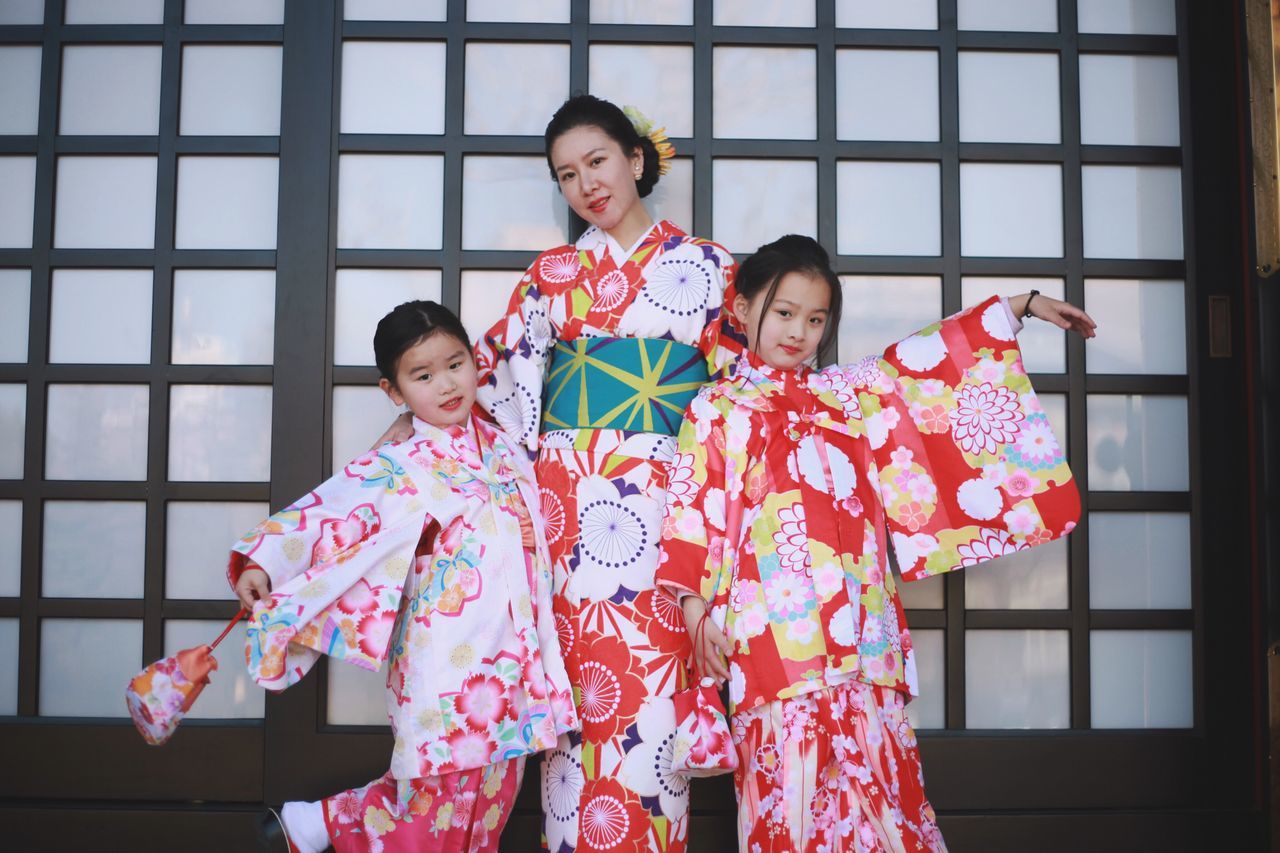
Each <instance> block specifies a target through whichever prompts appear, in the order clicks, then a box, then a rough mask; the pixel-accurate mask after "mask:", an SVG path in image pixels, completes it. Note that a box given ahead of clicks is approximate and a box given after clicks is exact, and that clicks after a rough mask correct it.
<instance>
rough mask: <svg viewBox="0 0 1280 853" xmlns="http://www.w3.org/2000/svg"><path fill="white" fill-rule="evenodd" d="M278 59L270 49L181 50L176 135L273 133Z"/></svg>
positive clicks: (277, 98)
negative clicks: (180, 118)
mask: <svg viewBox="0 0 1280 853" xmlns="http://www.w3.org/2000/svg"><path fill="white" fill-rule="evenodd" d="M188 11H189V10H188ZM280 60H281V49H280V48H279V47H278V46H276V45H223V44H220V45H187V46H186V47H184V48H183V49H182V112H181V116H182V122H181V129H180V131H179V132H180V133H182V134H184V135H188V136H190V135H197V136H277V135H279V133H280Z"/></svg>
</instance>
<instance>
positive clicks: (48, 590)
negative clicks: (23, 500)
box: [40, 501, 147, 598]
mask: <svg viewBox="0 0 1280 853" xmlns="http://www.w3.org/2000/svg"><path fill="white" fill-rule="evenodd" d="M146 534H147V505H146V504H145V503H143V502H142V501H46V502H45V505H44V546H43V548H44V561H43V564H42V569H41V572H40V594H41V595H42V596H44V597H46V598H142V573H143V568H144V566H145V565H146V554H145V553H144V552H145V544H146V538H147V537H146Z"/></svg>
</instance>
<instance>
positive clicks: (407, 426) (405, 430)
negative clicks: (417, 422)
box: [369, 412, 413, 450]
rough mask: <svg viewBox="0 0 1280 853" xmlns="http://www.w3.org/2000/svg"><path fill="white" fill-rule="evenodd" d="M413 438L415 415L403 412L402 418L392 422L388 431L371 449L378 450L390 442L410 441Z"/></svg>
mask: <svg viewBox="0 0 1280 853" xmlns="http://www.w3.org/2000/svg"><path fill="white" fill-rule="evenodd" d="M411 438H413V414H412V413H411V412H401V413H400V417H398V418H396V419H395V420H394V421H392V422H391V426H389V427H387V431H386V432H384V433H383V434H382V435H381V437H379V438H378V440H377V441H375V442H374V443H373V447H370V448H369V449H370V450H377V449H378V448H379V447H381V446H382V445H384V444H386V443H387V442H388V441H408V440H409V439H411Z"/></svg>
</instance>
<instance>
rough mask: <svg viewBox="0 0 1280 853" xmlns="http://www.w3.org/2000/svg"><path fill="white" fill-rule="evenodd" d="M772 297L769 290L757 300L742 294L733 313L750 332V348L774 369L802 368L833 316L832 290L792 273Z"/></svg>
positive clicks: (823, 282) (819, 281)
mask: <svg viewBox="0 0 1280 853" xmlns="http://www.w3.org/2000/svg"><path fill="white" fill-rule="evenodd" d="M768 297H769V289H768V288H765V289H764V290H762V291H760V292H759V293H757V294H756V296H755V298H753V299H750V300H749V299H747V298H746V297H745V296H743V295H741V294H739V295H738V296H737V298H736V299H734V301H733V314H734V316H735V317H737V318H738V321H739V322H740V323H742V325H743V328H745V329H746V331H747V348H748V349H750V350H751V351H752V352H755V353H757V354H758V355H759V356H760V357H761V358H762V359H764V362H765V364H767V365H769V366H770V367H776V368H779V369H781V370H791V369H793V368H795V367H799V366H800V365H801V364H804V363H806V362H808V361H810V360H811V359H812V358H813V356H814V354H815V353H816V352H817V351H818V346H819V345H820V344H821V343H822V334H823V332H824V331H826V328H827V321H828V320H829V319H830V314H831V287H830V285H828V284H827V282H826V280H824V279H822V278H820V277H818V276H815V275H809V274H807V273H802V272H789V273H787V274H786V275H784V276H783V277H782V279H781V280H780V281H779V282H778V287H777V289H776V290H775V291H774V294H773V301H772V302H770V301H769V298H768ZM766 302H768V303H769V304H768V305H767V306H766V305H765V303H766Z"/></svg>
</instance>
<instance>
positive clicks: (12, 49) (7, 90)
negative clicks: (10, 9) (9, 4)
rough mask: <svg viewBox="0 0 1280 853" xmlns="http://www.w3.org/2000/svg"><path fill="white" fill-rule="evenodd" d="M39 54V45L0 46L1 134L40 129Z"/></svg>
mask: <svg viewBox="0 0 1280 853" xmlns="http://www.w3.org/2000/svg"><path fill="white" fill-rule="evenodd" d="M0 20H3V19H2V18H0ZM40 56H41V49H40V47H39V46H30V45H15V46H8V47H0V134H18V135H23V136H34V135H35V134H36V131H37V130H38V129H39V123H40V122H39V119H40Z"/></svg>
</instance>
